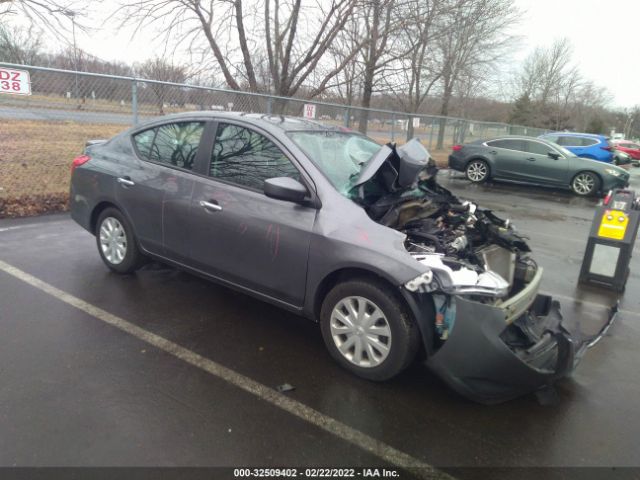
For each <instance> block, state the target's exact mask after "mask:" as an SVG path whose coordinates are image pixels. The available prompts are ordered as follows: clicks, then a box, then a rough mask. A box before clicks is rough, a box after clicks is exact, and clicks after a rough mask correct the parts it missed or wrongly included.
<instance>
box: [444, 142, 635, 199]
mask: <svg viewBox="0 0 640 480" xmlns="http://www.w3.org/2000/svg"><path fill="white" fill-rule="evenodd" d="M449 168H451V169H453V170H458V171H461V172H464V173H465V175H466V176H467V178H468V179H469V180H470V181H472V182H474V183H480V182H484V181H487V180H489V179H495V180H504V181H511V182H520V183H530V184H535V185H542V186H554V187H563V188H570V189H571V190H572V191H573V192H574V193H576V194H577V195H582V196H587V195H594V194H596V193H598V192H603V191H604V192H606V191H609V190H611V189H614V188H618V187H625V186H626V185H628V183H629V173H628V172H626V171H625V170H624V169H622V168H620V167H617V166H615V165H612V164H606V163H603V162H597V161H594V160H589V159H586V158H580V157H577V156H575V155H574V154H573V153H572V152H570V151H569V150H567V149H565V148H563V147H561V146H559V145H557V144H555V143H551V142H548V141H546V140H543V139H541V138H532V137H518V136H504V137H496V138H492V139H489V140H477V141H475V142H472V143H467V144H465V145H454V146H453V151H452V153H451V154H450V155H449Z"/></svg>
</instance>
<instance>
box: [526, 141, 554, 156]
mask: <svg viewBox="0 0 640 480" xmlns="http://www.w3.org/2000/svg"><path fill="white" fill-rule="evenodd" d="M525 146H526V147H527V152H529V153H534V154H536V155H547V154H548V153H549V152H550V151H551V148H549V147H547V146H546V145H545V144H544V143H540V142H533V141H527V142H525Z"/></svg>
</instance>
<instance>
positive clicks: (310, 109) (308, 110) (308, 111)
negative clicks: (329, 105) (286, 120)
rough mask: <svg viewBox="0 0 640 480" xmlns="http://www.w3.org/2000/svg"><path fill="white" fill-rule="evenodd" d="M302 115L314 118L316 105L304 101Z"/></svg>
mask: <svg viewBox="0 0 640 480" xmlns="http://www.w3.org/2000/svg"><path fill="white" fill-rule="evenodd" d="M302 116H303V117H304V118H316V106H315V105H314V104H313V103H305V104H304V110H303V114H302Z"/></svg>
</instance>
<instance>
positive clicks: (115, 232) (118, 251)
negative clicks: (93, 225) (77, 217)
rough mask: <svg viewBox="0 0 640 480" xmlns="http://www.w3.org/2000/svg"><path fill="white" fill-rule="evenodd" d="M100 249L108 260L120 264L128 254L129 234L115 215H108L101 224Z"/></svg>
mask: <svg viewBox="0 0 640 480" xmlns="http://www.w3.org/2000/svg"><path fill="white" fill-rule="evenodd" d="M100 249H101V250H102V254H103V255H104V258H106V259H107V261H108V262H109V263H111V264H113V265H119V264H120V263H122V261H123V260H124V257H125V255H126V254H127V235H126V233H125V231H124V227H123V226H122V224H121V223H120V222H119V221H118V219H116V218H114V217H107V218H105V219H104V220H103V221H102V224H101V225H100Z"/></svg>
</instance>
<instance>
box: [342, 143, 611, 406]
mask: <svg viewBox="0 0 640 480" xmlns="http://www.w3.org/2000/svg"><path fill="white" fill-rule="evenodd" d="M437 172H438V169H437V168H436V166H435V162H434V161H433V159H431V158H430V156H429V153H428V151H427V150H426V149H425V148H424V147H423V146H422V145H421V144H420V142H419V141H417V140H412V141H410V142H408V143H407V144H406V145H404V146H402V147H400V148H396V147H395V145H392V144H389V145H386V146H384V147H382V148H381V150H380V151H379V152H378V153H377V154H376V155H375V156H374V157H373V158H372V159H370V160H369V161H368V162H367V163H366V164H365V165H364V166H363V168H362V170H361V172H360V174H359V176H358V178H357V179H355V181H354V182H353V188H352V189H351V192H350V195H351V198H352V199H353V200H354V201H355V202H356V203H358V204H359V205H361V206H362V207H363V208H364V210H365V211H366V212H367V214H368V215H369V217H370V218H371V219H372V220H374V221H376V222H377V223H379V224H381V225H384V226H387V227H390V228H393V229H395V230H398V231H400V232H402V233H403V234H405V235H406V238H405V242H404V247H405V249H406V251H407V253H408V254H409V255H411V256H412V257H413V258H414V259H415V260H416V261H418V262H420V263H421V264H422V265H423V266H424V267H426V268H425V272H424V273H423V274H421V275H420V276H418V277H416V278H414V279H412V280H410V281H408V282H406V283H405V284H404V285H403V287H404V288H405V289H406V291H408V292H411V294H414V295H418V296H420V295H427V296H428V298H429V299H430V301H432V302H433V310H435V312H434V315H433V319H432V320H430V322H431V325H430V326H428V327H427V328H429V329H430V330H431V331H432V332H433V335H432V338H433V342H432V345H429V346H428V349H429V348H432V350H431V358H429V359H428V360H427V365H429V366H430V367H431V369H432V370H434V371H435V372H436V373H438V374H439V375H440V376H441V377H442V378H443V379H444V380H445V381H446V382H447V383H449V384H450V385H451V386H452V387H453V388H454V389H456V390H458V391H459V392H460V393H462V394H464V395H466V396H467V397H470V398H473V399H474V400H477V401H480V402H483V403H495V402H499V401H503V400H506V399H508V398H513V397H514V396H517V395H519V394H522V393H525V392H527V391H533V390H536V389H538V388H541V387H543V386H545V385H549V384H550V383H551V382H552V381H553V380H555V379H558V378H561V377H563V376H565V375H566V374H568V373H569V372H570V371H571V370H573V368H574V367H575V366H576V365H577V363H578V361H579V359H580V358H581V356H582V355H583V353H584V352H585V351H586V349H587V348H589V346H591V345H593V344H594V343H595V342H596V341H597V340H599V338H601V336H602V335H603V334H604V332H605V331H606V329H607V328H608V327H609V326H610V325H611V322H612V321H613V318H614V316H615V312H614V310H612V314H611V316H610V317H609V319H608V321H607V323H606V324H605V325H604V327H603V328H602V329H601V331H600V332H599V333H598V334H597V335H594V336H591V337H587V336H584V335H582V334H581V333H580V332H579V331H577V332H571V333H570V332H569V331H568V330H567V329H566V328H565V327H564V326H563V324H562V322H563V319H562V315H561V313H560V305H559V303H558V302H555V301H553V300H552V299H551V297H549V296H546V295H540V294H538V291H539V288H540V284H541V281H542V273H543V272H542V268H539V267H538V265H537V264H536V263H535V261H534V260H533V259H532V258H531V257H530V253H531V249H530V248H529V245H528V244H527V241H526V240H527V239H526V238H525V237H524V236H523V235H520V234H519V233H518V232H517V231H516V229H515V228H514V226H513V225H511V223H510V222H509V220H503V219H501V218H499V217H498V216H496V215H495V214H494V213H493V212H492V211H491V210H486V209H481V208H479V207H478V206H477V205H475V204H474V203H472V202H468V201H464V202H463V201H461V200H459V199H458V198H457V197H456V196H455V195H453V194H452V193H451V192H450V191H449V190H447V189H446V188H444V187H442V186H441V185H439V184H438V183H437V182H436V175H437Z"/></svg>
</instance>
